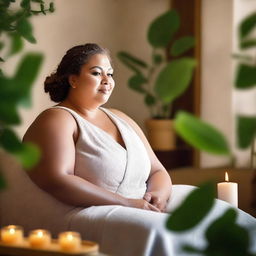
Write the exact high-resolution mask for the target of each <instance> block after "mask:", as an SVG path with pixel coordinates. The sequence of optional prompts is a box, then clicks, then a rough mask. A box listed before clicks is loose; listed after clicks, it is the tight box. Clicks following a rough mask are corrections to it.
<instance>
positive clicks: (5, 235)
mask: <svg viewBox="0 0 256 256" xmlns="http://www.w3.org/2000/svg"><path fill="white" fill-rule="evenodd" d="M1 242H3V243H4V244H8V245H20V244H22V243H23V229H22V227H20V226H15V225H9V226H6V227H3V228H2V229H1Z"/></svg>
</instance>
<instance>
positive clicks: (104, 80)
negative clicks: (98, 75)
mask: <svg viewBox="0 0 256 256" xmlns="http://www.w3.org/2000/svg"><path fill="white" fill-rule="evenodd" d="M102 83H103V84H108V83H109V77H108V76H107V75H103V76H102Z"/></svg>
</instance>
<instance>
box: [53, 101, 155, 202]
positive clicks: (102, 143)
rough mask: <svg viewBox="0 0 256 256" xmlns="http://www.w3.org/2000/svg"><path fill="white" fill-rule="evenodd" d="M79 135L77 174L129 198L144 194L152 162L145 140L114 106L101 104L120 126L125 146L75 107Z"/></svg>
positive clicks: (74, 113)
mask: <svg viewBox="0 0 256 256" xmlns="http://www.w3.org/2000/svg"><path fill="white" fill-rule="evenodd" d="M53 108H60V109H63V110H66V111H68V112H69V113H70V114H71V115H72V116H73V117H74V119H75V120H76V123H77V125H78V129H79V137H78V139H77V143H76V160H75V170H74V173H75V175H77V176H79V177H81V178H83V179H86V180H87V181H89V182H91V183H93V184H95V185H98V186H100V187H103V188H105V189H107V190H109V191H111V192H114V193H118V194H120V195H122V196H125V197H127V198H143V196H144V194H145V192H146V188H147V187H146V181H147V179H148V177H149V173H150V169H151V164H150V159H149V157H148V154H147V151H146V149H145V146H144V144H143V142H142V141H141V139H140V137H139V136H138V135H137V133H136V132H135V131H134V130H133V128H132V127H131V126H130V125H129V124H128V123H127V122H126V121H124V120H123V119H121V118H120V117H118V116H116V115H115V114H114V113H112V112H111V111H110V110H107V109H105V108H100V110H102V111H104V112H105V113H106V114H107V115H108V117H109V118H110V119H111V120H112V122H113V123H114V124H115V125H116V126H117V128H118V130H119V132H120V134H121V136H122V139H123V141H124V143H125V148H124V147H123V146H121V145H120V144H119V143H118V142H117V141H115V140H114V138H113V137H111V136H110V135H109V134H108V133H107V132H105V131H104V130H102V129H101V128H99V127H97V126H96V125H94V124H92V123H91V122H89V121H87V120H86V119H84V118H83V117H82V116H80V115H79V114H78V113H76V112H75V111H74V110H71V109H69V108H66V107H62V106H55V107H53Z"/></svg>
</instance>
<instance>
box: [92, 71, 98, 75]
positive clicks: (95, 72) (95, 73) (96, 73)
mask: <svg viewBox="0 0 256 256" xmlns="http://www.w3.org/2000/svg"><path fill="white" fill-rule="evenodd" d="M92 74H93V75H94V76H99V75H100V72H97V71H94V72H92Z"/></svg>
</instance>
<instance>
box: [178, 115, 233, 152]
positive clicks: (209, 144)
mask: <svg viewBox="0 0 256 256" xmlns="http://www.w3.org/2000/svg"><path fill="white" fill-rule="evenodd" d="M174 127H175V130H176V132H177V133H178V134H179V135H180V136H181V137H182V138H183V139H184V140H185V141H186V142H188V143H189V144H191V145H192V146H194V147H195V148H197V149H199V150H202V151H206V152H208V153H212V154H217V155H230V149H229V146H228V143H227V141H226V138H225V136H224V135H223V134H222V133H221V132H220V131H218V130H217V129H215V128H214V127H213V126H211V125H209V124H207V123H205V122H203V121H201V120H199V119H198V118H196V117H194V116H193V115H191V114H189V113H187V112H185V111H179V112H178V113H177V115H176V117H175V121H174Z"/></svg>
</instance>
